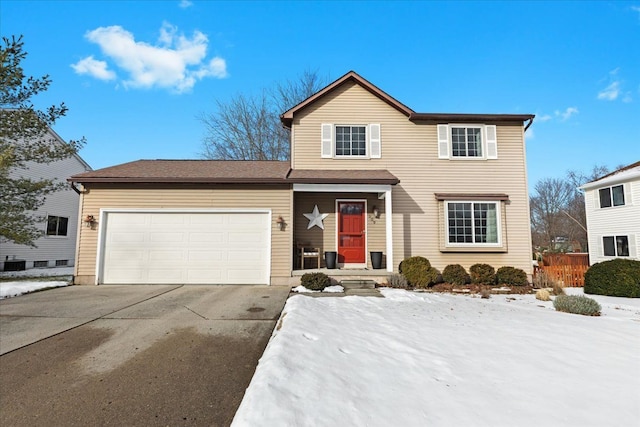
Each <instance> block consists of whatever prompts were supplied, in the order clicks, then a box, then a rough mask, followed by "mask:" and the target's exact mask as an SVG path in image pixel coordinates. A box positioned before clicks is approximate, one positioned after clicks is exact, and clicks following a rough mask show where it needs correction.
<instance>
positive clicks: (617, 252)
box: [602, 236, 629, 256]
mask: <svg viewBox="0 0 640 427" xmlns="http://www.w3.org/2000/svg"><path fill="white" fill-rule="evenodd" d="M602 245H603V249H604V256H629V237H628V236H604V237H603V238H602Z"/></svg>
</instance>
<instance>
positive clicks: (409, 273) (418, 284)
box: [398, 256, 439, 288]
mask: <svg viewBox="0 0 640 427" xmlns="http://www.w3.org/2000/svg"><path fill="white" fill-rule="evenodd" d="M431 268H432V267H431V263H430V262H429V260H428V259H426V258H425V257H421V256H412V257H410V258H406V259H405V260H403V261H402V262H401V263H400V265H399V267H398V271H400V273H402V275H403V276H404V277H405V278H406V279H407V282H409V285H411V286H413V287H415V288H426V287H428V286H429V285H433V284H434V283H435V282H436V280H437V277H438V274H439V272H438V270H435V269H433V270H435V273H434V271H433V270H431ZM434 274H435V277H434Z"/></svg>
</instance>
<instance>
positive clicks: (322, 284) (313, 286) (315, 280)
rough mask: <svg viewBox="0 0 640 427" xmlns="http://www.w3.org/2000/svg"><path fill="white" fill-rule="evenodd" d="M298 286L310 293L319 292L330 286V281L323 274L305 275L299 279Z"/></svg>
mask: <svg viewBox="0 0 640 427" xmlns="http://www.w3.org/2000/svg"><path fill="white" fill-rule="evenodd" d="M300 284H301V285H302V286H304V287H305V288H307V289H310V290H312V291H321V290H323V289H324V288H326V287H327V286H331V279H330V278H329V276H327V275H326V274H324V273H306V274H303V275H302V277H301V278H300Z"/></svg>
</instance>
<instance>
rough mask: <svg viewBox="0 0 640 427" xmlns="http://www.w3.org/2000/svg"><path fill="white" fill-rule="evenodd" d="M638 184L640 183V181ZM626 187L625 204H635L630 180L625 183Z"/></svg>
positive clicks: (624, 186)
mask: <svg viewBox="0 0 640 427" xmlns="http://www.w3.org/2000/svg"><path fill="white" fill-rule="evenodd" d="M637 185H640V183H638V184H637ZM622 188H624V204H625V206H631V205H633V196H632V194H633V192H632V191H631V183H630V182H625V183H624V184H623V187H622Z"/></svg>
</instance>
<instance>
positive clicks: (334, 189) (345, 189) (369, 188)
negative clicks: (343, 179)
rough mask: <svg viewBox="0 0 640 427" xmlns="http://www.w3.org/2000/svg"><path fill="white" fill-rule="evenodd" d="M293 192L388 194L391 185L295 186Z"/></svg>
mask: <svg viewBox="0 0 640 427" xmlns="http://www.w3.org/2000/svg"><path fill="white" fill-rule="evenodd" d="M293 191H294V192H295V191H306V192H311V193H386V192H390V191H391V186H390V185H370V184H293Z"/></svg>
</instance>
